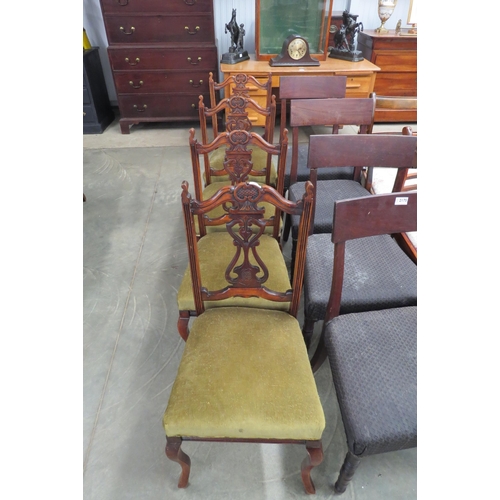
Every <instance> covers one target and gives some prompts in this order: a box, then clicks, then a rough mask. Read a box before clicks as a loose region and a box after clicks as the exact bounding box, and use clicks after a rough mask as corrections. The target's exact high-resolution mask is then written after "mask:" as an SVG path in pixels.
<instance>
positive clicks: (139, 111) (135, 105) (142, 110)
mask: <svg viewBox="0 0 500 500" xmlns="http://www.w3.org/2000/svg"><path fill="white" fill-rule="evenodd" d="M142 107H143V108H144V109H139V108H138V107H137V104H134V108H135V109H136V110H137V112H138V113H144V111H146V108H147V107H148V106H147V104H144V106H142Z"/></svg>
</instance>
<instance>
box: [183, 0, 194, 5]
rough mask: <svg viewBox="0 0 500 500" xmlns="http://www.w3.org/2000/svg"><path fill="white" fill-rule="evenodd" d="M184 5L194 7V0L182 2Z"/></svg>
mask: <svg viewBox="0 0 500 500" xmlns="http://www.w3.org/2000/svg"><path fill="white" fill-rule="evenodd" d="M184 3H185V4H186V5H195V4H196V0H189V1H188V0H184Z"/></svg>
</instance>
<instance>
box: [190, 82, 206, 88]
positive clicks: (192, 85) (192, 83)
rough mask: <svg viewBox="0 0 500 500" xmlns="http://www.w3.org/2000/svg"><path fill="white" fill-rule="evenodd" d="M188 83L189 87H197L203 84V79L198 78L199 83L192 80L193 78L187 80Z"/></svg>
mask: <svg viewBox="0 0 500 500" xmlns="http://www.w3.org/2000/svg"><path fill="white" fill-rule="evenodd" d="M189 83H190V84H191V87H195V88H198V87H201V86H202V85H203V80H200V83H199V84H195V83H194V82H193V80H189Z"/></svg>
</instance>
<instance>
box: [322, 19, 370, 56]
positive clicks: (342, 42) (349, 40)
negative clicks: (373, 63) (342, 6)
mask: <svg viewBox="0 0 500 500" xmlns="http://www.w3.org/2000/svg"><path fill="white" fill-rule="evenodd" d="M357 19H358V15H357V14H349V12H348V11H347V10H344V12H343V13H342V26H341V27H340V29H339V30H337V31H336V33H335V35H333V40H334V42H335V47H333V48H332V49H331V50H330V54H329V55H328V57H332V58H335V59H343V60H344V61H351V62H358V61H362V60H363V59H364V57H363V55H362V53H361V51H359V50H356V36H357V35H358V33H359V32H360V31H363V23H361V22H359V23H358V22H357Z"/></svg>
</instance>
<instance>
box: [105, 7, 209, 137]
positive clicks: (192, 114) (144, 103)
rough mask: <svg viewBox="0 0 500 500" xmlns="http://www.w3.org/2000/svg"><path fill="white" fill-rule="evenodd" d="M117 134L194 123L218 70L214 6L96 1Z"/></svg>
mask: <svg viewBox="0 0 500 500" xmlns="http://www.w3.org/2000/svg"><path fill="white" fill-rule="evenodd" d="M100 1H101V9H102V13H103V18H104V25H105V28H106V34H107V37H108V43H109V46H108V56H109V60H110V64H111V70H112V72H113V80H114V84H115V88H116V93H117V99H118V107H119V110H120V129H121V132H122V133H123V134H127V133H130V126H131V125H133V124H137V123H141V122H153V121H156V122H160V121H191V120H192V121H197V120H198V119H199V116H198V96H199V95H203V97H204V101H205V102H209V88H208V74H209V72H212V73H214V74H216V71H217V68H218V61H217V46H216V44H215V32H214V15H213V3H212V0H100Z"/></svg>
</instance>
